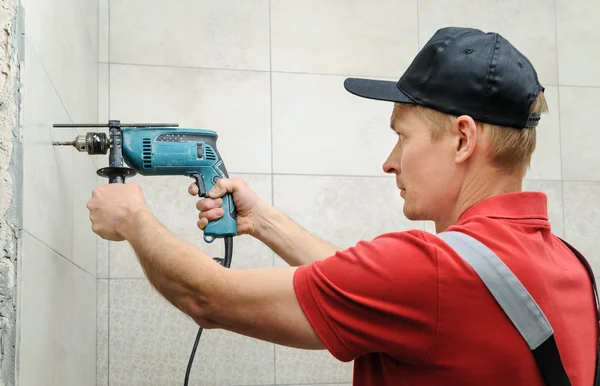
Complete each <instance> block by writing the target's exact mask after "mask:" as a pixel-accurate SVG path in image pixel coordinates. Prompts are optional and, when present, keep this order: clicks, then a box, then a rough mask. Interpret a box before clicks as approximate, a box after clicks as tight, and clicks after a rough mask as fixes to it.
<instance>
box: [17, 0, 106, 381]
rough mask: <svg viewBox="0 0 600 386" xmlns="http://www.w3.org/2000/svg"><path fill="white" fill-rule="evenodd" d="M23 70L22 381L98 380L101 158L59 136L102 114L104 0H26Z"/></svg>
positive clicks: (66, 135)
mask: <svg viewBox="0 0 600 386" xmlns="http://www.w3.org/2000/svg"><path fill="white" fill-rule="evenodd" d="M22 5H23V6H24V7H25V9H26V12H25V26H26V29H25V35H26V39H25V60H24V64H23V68H22V72H21V76H22V78H21V87H22V88H21V91H22V125H23V126H22V133H23V157H24V159H23V168H24V176H23V179H24V183H23V187H24V191H23V206H24V207H23V217H24V218H23V228H24V229H23V232H22V238H21V240H20V242H21V247H20V251H21V252H20V256H19V263H20V266H19V271H18V280H19V283H18V287H17V288H18V292H19V304H18V313H19V316H18V328H19V332H18V335H19V344H18V348H17V350H18V356H19V364H18V366H19V371H18V377H19V381H20V383H18V384H19V385H20V386H30V385H31V386H39V385H52V386H53V385H61V386H81V385H93V384H94V383H95V378H96V320H97V317H96V293H97V290H96V285H97V279H96V277H97V276H96V254H97V253H96V235H95V234H94V233H93V232H92V231H91V228H90V226H89V219H88V215H89V214H88V212H87V209H86V207H85V203H86V201H87V200H88V199H89V197H90V193H91V190H92V188H93V187H94V186H95V184H96V183H97V179H96V174H95V169H96V167H95V164H94V162H95V161H94V160H93V159H92V158H90V157H89V156H88V155H87V154H85V153H77V152H76V151H75V150H74V149H73V148H67V147H63V148H56V147H53V146H52V141H56V140H71V139H73V138H74V137H75V135H77V134H78V132H77V131H75V130H72V129H53V128H52V124H53V123H73V122H95V121H96V118H97V109H98V93H97V81H98V79H97V68H98V54H97V49H98V32H97V31H98V27H97V26H98V12H97V6H98V2H97V0H35V1H33V0H25V1H22Z"/></svg>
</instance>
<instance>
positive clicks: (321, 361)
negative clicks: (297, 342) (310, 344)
mask: <svg viewBox="0 0 600 386" xmlns="http://www.w3.org/2000/svg"><path fill="white" fill-rule="evenodd" d="M307 369H310V371H307ZM352 370H353V362H340V361H338V360H337V359H335V358H334V357H333V356H332V355H331V354H330V353H329V352H327V351H325V350H319V351H307V350H298V349H294V348H290V347H284V346H276V347H275V379H276V380H277V384H286V385H287V384H290V383H299V384H307V383H321V384H323V383H327V384H329V383H336V382H352Z"/></svg>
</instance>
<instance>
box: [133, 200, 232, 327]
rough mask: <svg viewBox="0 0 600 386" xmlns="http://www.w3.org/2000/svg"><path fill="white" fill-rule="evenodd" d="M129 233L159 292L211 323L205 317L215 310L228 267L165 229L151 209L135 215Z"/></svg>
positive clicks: (178, 305)
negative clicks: (212, 306)
mask: <svg viewBox="0 0 600 386" xmlns="http://www.w3.org/2000/svg"><path fill="white" fill-rule="evenodd" d="M125 235H126V239H127V241H128V242H129V243H130V244H131V246H132V247H133V249H134V251H135V253H136V255H137V257H138V260H139V262H140V265H141V266H142V268H143V270H144V272H145V274H146V276H147V278H148V280H149V281H150V283H151V284H152V285H153V286H154V287H155V288H156V289H157V291H158V292H159V293H160V294H161V295H163V296H164V297H165V299H167V300H168V301H169V302H170V303H172V304H173V305H174V306H175V307H177V308H178V309H180V310H181V311H183V312H184V313H186V314H188V315H190V316H191V317H192V318H194V320H195V321H196V322H198V323H199V324H201V325H202V324H209V323H210V321H209V320H204V319H203V317H204V316H207V315H209V313H210V311H211V310H210V307H211V302H210V300H211V299H212V298H213V297H214V296H215V293H216V292H218V288H219V285H222V284H223V282H224V270H225V269H224V268H222V267H221V266H220V265H219V264H218V263H216V262H215V261H213V259H212V258H211V257H209V256H208V255H206V254H205V253H204V252H202V251H201V250H200V249H198V248H196V247H195V246H193V245H191V244H189V243H187V242H185V241H184V240H182V239H180V238H179V237H177V236H175V235H174V234H172V233H171V232H169V231H168V230H167V229H165V228H164V227H163V226H162V224H160V222H159V221H158V220H157V219H156V218H155V217H154V216H153V215H152V213H150V212H149V211H145V212H142V213H140V214H138V215H136V216H133V217H132V218H131V219H130V221H129V224H128V225H127V230H126V231H125ZM205 327H208V326H205Z"/></svg>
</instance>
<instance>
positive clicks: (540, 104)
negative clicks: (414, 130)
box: [394, 92, 548, 175]
mask: <svg viewBox="0 0 600 386" xmlns="http://www.w3.org/2000/svg"><path fill="white" fill-rule="evenodd" d="M409 106H411V108H413V109H414V111H415V112H416V113H417V115H418V116H419V117H420V118H421V119H424V120H425V121H426V122H427V123H428V125H429V127H430V129H431V137H432V139H433V140H434V141H436V140H439V139H440V138H442V137H443V135H444V134H445V133H446V132H447V130H448V129H449V128H450V127H451V126H452V124H453V123H454V122H455V121H456V118H457V117H456V116H453V115H450V114H446V113H442V112H440V111H437V110H433V109H430V108H427V107H423V106H419V105H405V104H398V103H397V104H396V105H395V107H394V112H395V113H396V112H400V111H399V110H402V109H405V108H408V107H409ZM397 110H398V111H397ZM530 112H532V113H538V114H542V113H545V112H548V105H547V103H546V98H545V97H544V93H543V92H540V93H539V95H538V96H537V98H536V99H535V100H534V101H533V103H532V104H531V107H530ZM478 124H480V125H481V128H482V131H483V132H484V133H487V134H488V137H489V145H490V152H489V155H488V156H489V160H490V162H491V164H492V165H494V166H495V167H497V168H499V169H501V170H504V171H506V172H507V173H520V174H521V175H524V174H525V171H526V170H527V168H528V167H529V165H530V164H531V156H532V155H533V152H534V150H535V145H536V129H535V128H527V129H523V128H514V127H505V126H497V125H492V124H489V123H484V122H478Z"/></svg>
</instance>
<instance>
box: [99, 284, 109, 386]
mask: <svg viewBox="0 0 600 386" xmlns="http://www.w3.org/2000/svg"><path fill="white" fill-rule="evenodd" d="M97 291H98V303H97V309H98V312H97V322H96V326H97V328H96V332H97V334H96V337H97V338H96V339H97V346H96V386H108V280H105V279H102V280H98V287H97Z"/></svg>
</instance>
